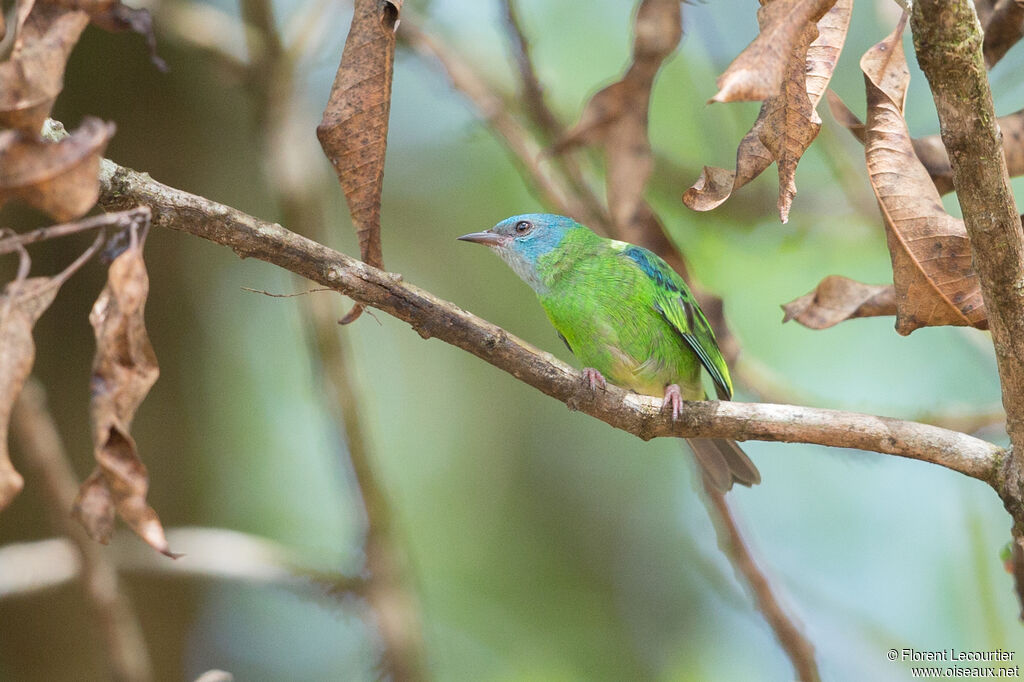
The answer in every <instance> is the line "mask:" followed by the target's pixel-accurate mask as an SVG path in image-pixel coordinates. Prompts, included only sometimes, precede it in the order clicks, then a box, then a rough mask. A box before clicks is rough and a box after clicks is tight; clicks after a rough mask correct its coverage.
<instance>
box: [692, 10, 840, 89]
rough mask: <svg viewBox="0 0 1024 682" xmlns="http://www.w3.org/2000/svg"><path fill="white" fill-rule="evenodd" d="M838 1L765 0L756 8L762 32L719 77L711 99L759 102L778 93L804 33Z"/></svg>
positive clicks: (758, 23)
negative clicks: (715, 91) (716, 90)
mask: <svg viewBox="0 0 1024 682" xmlns="http://www.w3.org/2000/svg"><path fill="white" fill-rule="evenodd" d="M835 3H836V0H768V1H765V0H762V6H761V8H760V9H759V10H758V11H757V25H758V26H759V27H760V33H759V34H758V36H757V38H755V39H754V40H753V42H751V43H750V45H748V46H747V47H746V49H744V50H743V52H741V53H740V54H739V56H737V57H736V59H734V60H733V61H732V63H731V64H729V66H728V68H726V70H725V71H724V72H723V73H722V75H721V76H719V77H718V82H717V83H718V92H717V93H716V94H715V96H714V97H712V98H711V100H710V101H711V102H740V101H743V102H756V101H759V100H765V99H768V98H769V97H775V96H776V95H778V94H779V93H780V90H781V89H782V82H783V80H784V79H785V77H786V72H787V70H788V69H789V63H790V60H791V59H792V55H793V52H794V48H795V47H796V46H797V44H798V42H799V41H800V40H801V39H802V37H801V36H803V35H804V34H805V33H806V31H807V30H808V29H810V28H814V27H815V24H817V23H818V21H819V20H820V19H821V18H822V17H823V16H824V15H825V13H826V12H828V11H829V10H830V9H831V8H832V5H834V4H835ZM815 30H817V29H816V28H815ZM804 44H805V45H806V43H804Z"/></svg>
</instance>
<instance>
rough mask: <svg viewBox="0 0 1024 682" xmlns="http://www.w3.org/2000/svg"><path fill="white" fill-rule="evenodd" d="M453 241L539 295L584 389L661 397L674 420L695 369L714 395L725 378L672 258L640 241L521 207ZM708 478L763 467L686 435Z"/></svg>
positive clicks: (727, 391)
mask: <svg viewBox="0 0 1024 682" xmlns="http://www.w3.org/2000/svg"><path fill="white" fill-rule="evenodd" d="M459 239H461V240H464V241H469V242H475V243H477V244H483V245H485V246H488V247H490V249H491V250H492V251H494V252H495V253H496V254H498V256H500V257H501V258H502V260H504V261H505V262H506V263H508V265H509V266H511V268H512V269H513V270H514V271H515V273H516V274H517V275H519V277H520V278H522V279H523V281H525V282H526V283H527V284H529V285H530V287H531V288H533V290H534V291H535V292H536V293H537V297H538V298H539V299H540V304H541V306H543V308H544V310H545V312H546V313H547V315H548V319H550V320H551V324H553V325H554V327H555V330H556V331H557V332H558V336H559V337H560V338H561V339H562V341H563V342H565V345H566V346H568V347H569V350H570V352H572V354H573V355H575V356H576V358H577V359H578V360H579V361H580V363H582V365H583V367H584V369H583V371H582V375H583V381H584V382H586V383H587V384H588V385H589V387H590V389H591V390H596V389H597V387H598V386H602V387H603V386H604V385H605V381H606V380H607V381H610V382H612V383H613V384H615V385H617V386H621V387H623V388H627V389H630V390H633V391H635V392H637V393H642V394H644V395H653V396H663V397H664V401H665V403H664V404H665V407H666V408H667V409H669V410H671V413H672V418H673V419H678V418H679V414H680V410H681V409H682V401H683V400H706V399H707V396H706V394H705V392H704V388H703V385H702V383H701V368H703V369H704V370H706V371H707V372H708V374H709V375H710V376H711V379H712V381H713V382H714V385H715V391H716V393H717V394H718V397H719V399H721V400H729V399H730V398H731V397H732V380H731V379H730V377H729V368H728V367H727V366H726V364H725V359H724V358H723V357H722V353H721V351H720V350H719V349H718V343H717V342H716V341H715V334H714V332H713V331H712V329H711V325H710V324H708V321H707V318H706V317H705V316H704V313H703V312H702V311H701V309H700V306H698V305H697V301H696V300H695V299H694V297H693V294H692V293H690V289H689V287H687V286H686V282H684V281H683V279H682V277H680V276H679V275H678V274H677V273H676V272H675V271H674V270H672V268H671V267H669V265H668V264H667V263H666V262H665V261H664V260H662V259H661V258H660V257H659V256H657V255H656V254H654V253H652V252H650V251H648V250H647V249H644V248H641V247H639V246H634V245H632V244H627V243H625V242H621V241H616V240H613V239H605V238H604V237H601V236H599V235H597V234H595V233H594V232H593V231H591V230H590V229H589V228H587V227H584V226H583V225H580V224H579V223H577V222H576V221H574V220H572V219H571V218H566V217H564V216H557V215H549V214H541V213H534V214H527V215H517V216H512V217H511V218H506V219H505V220H503V221H501V222H500V223H498V224H497V225H495V226H494V227H492V228H491V229H490V230H487V231H485V232H473V233H471V234H467V235H463V236H461V237H459ZM687 442H688V443H689V444H690V447H691V448H692V450H693V453H694V455H695V456H696V458H697V461H698V462H699V463H700V465H701V467H702V468H703V471H704V474H705V476H706V477H707V479H708V480H709V481H710V482H711V483H712V484H713V485H714V486H715V487H717V488H718V489H719V490H722V491H726V490H729V489H730V488H731V487H732V484H733V483H734V482H738V483H741V484H743V485H748V486H749V485H754V484H756V483H760V481H761V475H760V473H759V472H758V470H757V467H755V466H754V463H753V462H751V461H750V458H749V457H747V455H746V453H744V452H743V450H741V449H740V447H739V446H738V445H737V444H736V442H735V441H732V440H725V439H718V438H688V439H687Z"/></svg>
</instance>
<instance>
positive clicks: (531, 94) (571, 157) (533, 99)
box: [452, 0, 611, 230]
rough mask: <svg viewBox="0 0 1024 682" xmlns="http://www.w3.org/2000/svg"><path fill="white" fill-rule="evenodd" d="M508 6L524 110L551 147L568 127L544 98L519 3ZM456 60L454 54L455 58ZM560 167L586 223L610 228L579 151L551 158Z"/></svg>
mask: <svg viewBox="0 0 1024 682" xmlns="http://www.w3.org/2000/svg"><path fill="white" fill-rule="evenodd" d="M502 4H503V5H504V7H505V26H506V27H507V28H508V34H509V40H510V42H511V43H512V48H513V50H514V52H515V59H516V64H517V65H518V67H519V80H520V81H521V82H522V90H523V100H524V102H525V107H524V109H525V111H526V114H527V116H528V117H529V118H530V120H532V121H533V123H534V125H535V126H536V127H537V129H538V131H539V132H540V134H541V136H542V139H543V142H544V146H546V147H549V148H550V146H551V145H552V144H554V143H555V142H558V141H559V140H561V139H562V138H563V137H565V126H564V125H563V124H562V122H561V121H559V120H558V117H557V116H555V113H554V111H552V109H551V107H550V106H548V103H547V100H546V98H545V96H544V86H543V85H542V84H541V82H540V78H539V77H538V76H537V70H536V69H535V68H534V65H533V58H532V57H531V56H530V41H529V40H528V39H527V37H526V33H525V32H524V31H523V27H522V24H521V23H520V21H519V12H518V11H517V10H516V0H502ZM452 56H453V57H454V55H452ZM552 160H553V161H554V162H555V164H556V165H557V167H558V168H559V169H560V170H561V172H562V173H563V174H564V176H565V180H566V182H567V183H568V185H569V187H568V189H569V191H571V192H572V193H574V194H575V195H576V197H577V199H578V200H579V202H580V203H581V204H582V205H584V206H586V208H587V211H588V216H589V217H588V218H587V220H591V221H595V222H592V223H591V226H592V227H594V228H595V229H599V230H605V229H610V227H611V217H610V216H609V215H608V211H607V209H606V208H605V206H604V204H603V203H602V201H601V198H600V197H599V196H598V195H597V193H596V192H595V191H594V189H593V188H592V187H591V186H590V183H588V182H587V179H586V176H585V173H584V171H583V168H582V167H581V165H580V162H579V161H578V152H577V151H575V150H570V151H567V152H565V153H563V154H556V155H554V157H552Z"/></svg>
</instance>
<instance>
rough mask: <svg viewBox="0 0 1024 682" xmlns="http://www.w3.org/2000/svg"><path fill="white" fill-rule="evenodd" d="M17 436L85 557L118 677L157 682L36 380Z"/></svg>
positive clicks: (58, 521) (28, 389)
mask: <svg viewBox="0 0 1024 682" xmlns="http://www.w3.org/2000/svg"><path fill="white" fill-rule="evenodd" d="M11 426H12V433H13V436H14V439H15V442H17V444H18V446H19V449H20V450H21V452H22V456H23V458H24V460H25V463H26V465H27V467H28V468H30V469H32V470H34V471H35V473H36V475H37V476H38V477H39V479H40V482H41V483H42V486H41V487H42V491H43V493H44V494H45V495H46V496H47V497H49V498H50V508H51V510H53V515H52V516H53V525H54V526H55V527H56V528H57V529H58V530H59V531H60V532H62V533H63V534H65V535H67V536H68V538H70V540H71V541H72V542H73V543H74V545H75V549H76V550H77V552H78V556H79V557H80V559H81V564H80V569H81V577H82V582H83V586H84V587H85V596H86V599H87V601H88V603H89V605H90V606H91V607H92V610H93V616H94V617H95V618H96V621H97V622H98V624H99V631H100V634H101V636H102V639H103V643H104V645H105V646H106V649H107V658H108V661H109V664H110V668H111V674H112V675H113V677H114V678H115V679H118V680H125V681H126V682H136V681H144V680H149V679H152V677H153V669H152V664H151V662H150V660H149V652H148V650H147V649H146V641H145V639H144V638H143V636H142V628H141V627H140V626H139V621H138V617H137V616H136V615H135V612H134V610H133V609H132V606H131V603H130V602H129V601H128V598H127V596H125V594H124V592H123V591H122V590H121V589H120V588H119V586H118V578H117V570H116V569H115V567H114V565H113V564H112V563H111V562H110V560H109V559H108V558H107V556H106V555H105V554H104V552H103V549H102V548H101V547H100V546H99V545H97V544H96V543H95V542H93V541H92V540H90V539H89V537H88V536H87V535H86V534H85V532H84V531H83V530H82V528H81V527H80V526H78V524H76V523H75V522H74V521H73V520H72V518H71V514H70V511H71V507H72V505H73V504H74V502H75V495H76V494H77V492H78V485H77V483H76V482H75V475H74V471H72V469H71V465H70V464H69V461H68V456H67V453H66V451H65V449H64V443H63V441H62V439H61V437H60V433H59V432H58V431H57V425H56V423H55V422H54V419H53V415H51V414H50V411H49V408H48V407H47V405H46V392H45V390H44V389H43V387H42V385H41V384H40V383H39V382H37V381H35V380H34V379H30V380H29V381H28V383H26V384H25V387H24V388H23V389H22V391H21V395H20V397H19V398H18V402H17V403H16V405H15V408H14V414H13V416H12V422H11Z"/></svg>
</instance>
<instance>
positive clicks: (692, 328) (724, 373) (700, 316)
mask: <svg viewBox="0 0 1024 682" xmlns="http://www.w3.org/2000/svg"><path fill="white" fill-rule="evenodd" d="M622 255H623V256H625V257H626V258H628V259H629V260H631V261H633V262H634V263H635V264H636V265H637V266H638V267H639V268H640V269H641V270H643V272H644V274H646V275H647V276H648V277H649V278H650V279H651V282H652V283H653V284H654V309H655V310H656V311H658V313H659V314H660V315H661V316H662V317H663V318H665V321H666V322H668V323H669V325H670V326H671V327H672V328H673V329H674V330H675V331H676V332H678V333H679V335H680V336H681V337H682V338H683V340H684V341H685V342H686V344H687V345H688V346H689V347H690V349H691V350H693V352H694V354H695V355H696V356H697V357H698V358H699V359H700V363H701V364H702V365H704V369H706V370H707V371H708V374H710V375H711V378H712V379H713V380H714V382H715V392H716V393H718V397H719V398H721V399H722V400H729V399H730V398H731V397H732V379H731V378H730V377H729V368H728V366H726V364H725V358H723V357H722V352H721V351H720V350H719V349H718V342H717V341H716V340H715V333H714V332H713V331H712V330H711V325H710V324H708V320H707V318H706V317H704V312H703V311H702V310H701V309H700V306H699V305H697V301H696V300H695V299H694V298H693V294H692V293H690V289H689V287H687V286H686V282H684V281H683V278H682V277H680V276H679V275H678V274H677V273H676V271H675V270H673V269H672V268H671V267H669V265H668V263H666V262H665V261H663V260H662V259H661V258H659V257H658V256H657V255H655V254H654V253H651V252H650V251H648V250H647V249H643V248H640V247H639V246H632V245H630V246H628V247H626V248H625V249H623V250H622Z"/></svg>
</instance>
